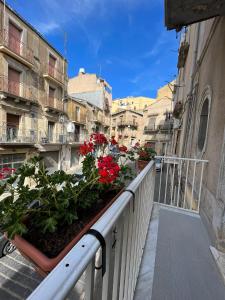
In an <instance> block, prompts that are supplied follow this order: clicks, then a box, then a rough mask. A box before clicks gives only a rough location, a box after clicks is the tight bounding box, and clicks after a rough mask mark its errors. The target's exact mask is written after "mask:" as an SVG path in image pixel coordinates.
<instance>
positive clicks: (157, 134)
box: [141, 98, 173, 155]
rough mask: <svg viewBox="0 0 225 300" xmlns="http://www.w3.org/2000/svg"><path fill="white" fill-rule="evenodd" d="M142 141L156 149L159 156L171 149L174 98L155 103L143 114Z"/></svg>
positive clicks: (159, 100) (162, 99)
mask: <svg viewBox="0 0 225 300" xmlns="http://www.w3.org/2000/svg"><path fill="white" fill-rule="evenodd" d="M142 126H143V127H142V130H143V131H142V133H143V135H142V137H141V141H142V142H143V143H145V144H148V145H149V146H150V147H152V148H153V149H155V151H156V152H157V154H158V155H164V154H166V153H167V149H168V148H169V145H170V142H171V138H172V130H173V117H172V98H171V99H169V98H161V99H158V100H156V101H154V102H153V103H152V104H151V105H150V106H148V107H147V108H146V109H145V110H144V112H143V121H142Z"/></svg>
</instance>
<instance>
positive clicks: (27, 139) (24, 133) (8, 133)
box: [0, 125, 37, 144]
mask: <svg viewBox="0 0 225 300" xmlns="http://www.w3.org/2000/svg"><path fill="white" fill-rule="evenodd" d="M0 132H1V134H0V144H2V143H4V144H5V143H21V144H27V143H28V144H35V143H36V142H37V131H36V130H33V129H30V130H22V129H20V130H19V128H17V127H15V126H11V125H6V126H2V127H0Z"/></svg>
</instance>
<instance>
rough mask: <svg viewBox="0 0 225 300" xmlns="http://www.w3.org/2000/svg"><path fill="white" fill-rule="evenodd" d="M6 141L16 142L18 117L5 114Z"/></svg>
mask: <svg viewBox="0 0 225 300" xmlns="http://www.w3.org/2000/svg"><path fill="white" fill-rule="evenodd" d="M6 120H7V128H6V139H7V141H8V142H13V141H16V139H17V138H18V131H19V122H20V116H18V115H13V114H7V116H6Z"/></svg>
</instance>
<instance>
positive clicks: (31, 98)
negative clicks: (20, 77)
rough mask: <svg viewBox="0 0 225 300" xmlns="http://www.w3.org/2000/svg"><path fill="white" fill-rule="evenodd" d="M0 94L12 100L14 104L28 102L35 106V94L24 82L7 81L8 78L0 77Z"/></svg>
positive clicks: (31, 87)
mask: <svg viewBox="0 0 225 300" xmlns="http://www.w3.org/2000/svg"><path fill="white" fill-rule="evenodd" d="M0 92H2V93H5V94H6V96H8V97H10V98H13V99H14V100H15V101H16V102H19V101H22V102H27V103H28V104H29V102H32V103H35V104H37V102H38V99H37V93H36V92H35V89H34V87H33V86H30V85H28V84H27V83H25V82H16V81H9V79H8V77H6V76H3V75H0Z"/></svg>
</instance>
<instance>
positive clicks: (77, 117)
mask: <svg viewBox="0 0 225 300" xmlns="http://www.w3.org/2000/svg"><path fill="white" fill-rule="evenodd" d="M75 118H76V121H80V107H78V106H76V117H75Z"/></svg>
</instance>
